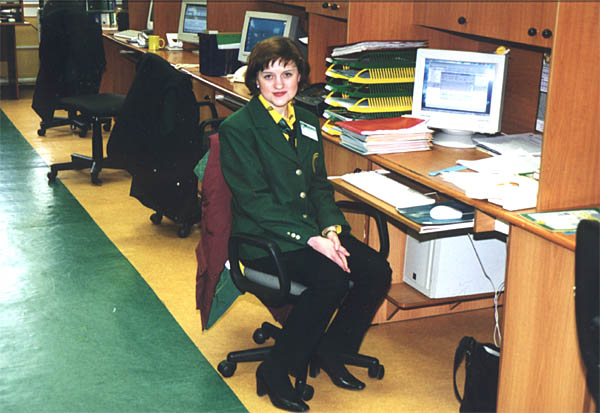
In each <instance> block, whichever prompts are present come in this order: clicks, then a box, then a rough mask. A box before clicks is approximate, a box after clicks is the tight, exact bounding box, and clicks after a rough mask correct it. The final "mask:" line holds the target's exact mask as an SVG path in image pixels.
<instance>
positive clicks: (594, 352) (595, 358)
mask: <svg viewBox="0 0 600 413" xmlns="http://www.w3.org/2000/svg"><path fill="white" fill-rule="evenodd" d="M576 242H577V243H576V247H575V318H576V323H577V335H578V338H579V348H580V350H581V357H582V359H583V362H584V365H585V367H586V370H587V380H588V388H589V390H590V393H591V394H592V396H593V397H594V399H595V401H596V404H597V403H598V387H599V385H600V383H599V380H598V377H599V372H600V360H599V357H600V354H599V353H600V336H599V330H600V300H599V294H600V290H599V278H600V222H598V221H593V220H582V221H581V222H580V223H579V225H578V227H577V240H576Z"/></svg>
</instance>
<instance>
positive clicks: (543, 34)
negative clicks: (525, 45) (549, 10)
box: [542, 29, 552, 39]
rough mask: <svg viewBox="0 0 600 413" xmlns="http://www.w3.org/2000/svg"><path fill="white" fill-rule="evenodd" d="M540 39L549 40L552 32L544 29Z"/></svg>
mask: <svg viewBox="0 0 600 413" xmlns="http://www.w3.org/2000/svg"><path fill="white" fill-rule="evenodd" d="M542 37H543V38H544V39H549V38H551V37H552V30H550V29H544V31H542Z"/></svg>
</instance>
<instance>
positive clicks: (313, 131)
mask: <svg viewBox="0 0 600 413" xmlns="http://www.w3.org/2000/svg"><path fill="white" fill-rule="evenodd" d="M300 131H301V132H302V135H304V136H306V137H307V138H309V139H312V140H313V141H317V142H318V141H319V135H318V134H317V128H315V127H314V126H313V125H309V124H308V123H306V122H302V121H300Z"/></svg>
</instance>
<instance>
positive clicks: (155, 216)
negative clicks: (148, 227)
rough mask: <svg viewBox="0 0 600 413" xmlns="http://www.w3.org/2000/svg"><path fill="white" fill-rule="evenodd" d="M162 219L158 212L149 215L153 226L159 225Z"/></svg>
mask: <svg viewBox="0 0 600 413" xmlns="http://www.w3.org/2000/svg"><path fill="white" fill-rule="evenodd" d="M162 218H163V216H162V215H161V214H159V213H158V212H157V213H154V214H152V215H150V221H152V223H153V224H154V225H160V223H161V222H162Z"/></svg>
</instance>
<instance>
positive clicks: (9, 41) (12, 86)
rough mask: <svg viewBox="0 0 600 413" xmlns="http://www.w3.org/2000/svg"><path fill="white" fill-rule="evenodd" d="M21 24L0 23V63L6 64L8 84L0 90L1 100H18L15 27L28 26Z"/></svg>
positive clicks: (24, 23)
mask: <svg viewBox="0 0 600 413" xmlns="http://www.w3.org/2000/svg"><path fill="white" fill-rule="evenodd" d="M28 25H29V23H28V22H23V23H0V61H2V62H6V63H7V75H8V84H7V85H4V86H3V87H2V88H3V89H5V90H6V91H5V92H4V91H3V92H2V95H1V96H2V99H5V98H9V99H19V72H18V70H17V39H16V36H15V27H16V26H28Z"/></svg>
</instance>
